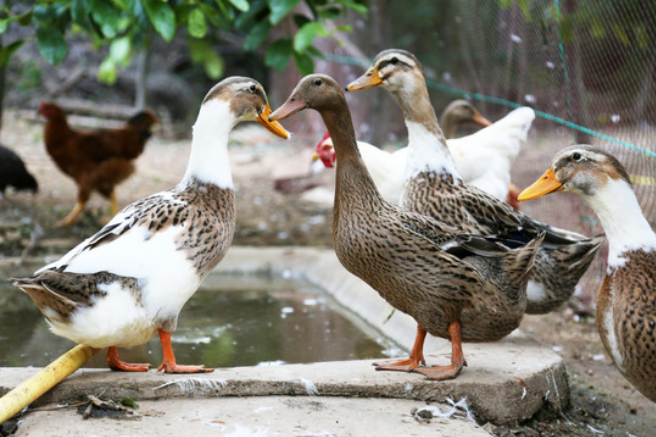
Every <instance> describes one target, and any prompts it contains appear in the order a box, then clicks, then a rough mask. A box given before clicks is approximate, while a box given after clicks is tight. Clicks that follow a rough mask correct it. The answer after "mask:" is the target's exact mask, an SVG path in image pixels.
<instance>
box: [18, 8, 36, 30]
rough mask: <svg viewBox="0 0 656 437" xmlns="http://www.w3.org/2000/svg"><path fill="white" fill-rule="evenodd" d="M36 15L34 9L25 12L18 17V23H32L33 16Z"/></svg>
mask: <svg viewBox="0 0 656 437" xmlns="http://www.w3.org/2000/svg"><path fill="white" fill-rule="evenodd" d="M33 15H34V12H33V11H32V9H30V10H29V11H27V12H25V13H24V14H20V15H19V16H18V17H16V21H18V24H20V25H21V26H23V27H25V26H29V25H30V24H31V23H32V16H33Z"/></svg>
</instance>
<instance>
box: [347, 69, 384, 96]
mask: <svg viewBox="0 0 656 437" xmlns="http://www.w3.org/2000/svg"><path fill="white" fill-rule="evenodd" d="M382 83H383V79H381V78H380V76H379V75H378V70H377V69H376V67H371V68H370V69H369V70H367V72H366V73H365V74H363V75H362V76H360V77H358V78H357V79H355V80H354V81H353V82H351V83H350V84H348V85H347V86H346V91H359V90H366V89H367V88H371V87H374V86H378V85H380V84H382Z"/></svg>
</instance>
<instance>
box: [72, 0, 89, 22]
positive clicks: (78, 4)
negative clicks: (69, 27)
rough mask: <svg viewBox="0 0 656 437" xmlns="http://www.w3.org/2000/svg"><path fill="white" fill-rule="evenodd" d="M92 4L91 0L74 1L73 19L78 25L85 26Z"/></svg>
mask: <svg viewBox="0 0 656 437" xmlns="http://www.w3.org/2000/svg"><path fill="white" fill-rule="evenodd" d="M90 9H91V4H90V1H89V0H73V1H72V2H71V18H73V22H75V23H77V24H84V22H85V20H86V18H87V15H88V13H89V10H90Z"/></svg>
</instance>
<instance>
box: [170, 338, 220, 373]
mask: <svg viewBox="0 0 656 437" xmlns="http://www.w3.org/2000/svg"><path fill="white" fill-rule="evenodd" d="M158 332H159V341H160V342H161V343H162V353H163V355H164V358H163V359H162V364H160V365H159V367H158V368H157V371H160V372H161V371H162V370H163V371H164V372H165V373H208V372H214V369H207V368H205V366H203V365H200V366H193V365H192V366H183V365H178V364H176V362H175V355H174V354H173V346H171V333H170V332H166V331H164V330H162V329H158Z"/></svg>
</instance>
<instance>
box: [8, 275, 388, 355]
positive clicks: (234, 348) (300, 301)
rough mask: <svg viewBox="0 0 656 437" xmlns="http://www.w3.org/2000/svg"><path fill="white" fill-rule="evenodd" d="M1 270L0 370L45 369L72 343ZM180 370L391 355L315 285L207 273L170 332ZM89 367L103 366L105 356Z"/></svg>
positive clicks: (150, 348)
mask: <svg viewBox="0 0 656 437" xmlns="http://www.w3.org/2000/svg"><path fill="white" fill-rule="evenodd" d="M38 267H39V266H37V268H38ZM34 270H35V268H27V269H26V268H21V269H11V271H9V272H8V271H7V269H0V276H1V278H0V367H3V366H44V365H46V364H48V363H50V362H51V361H52V360H53V359H55V358H57V357H58V356H59V355H61V354H62V353H64V352H65V351H67V350H68V349H70V348H71V347H72V346H74V344H73V343H72V342H70V341H69V340H66V339H63V338H60V337H58V336H56V335H54V334H52V333H51V332H50V331H49V329H48V326H47V323H46V322H45V319H44V318H43V316H42V315H41V313H40V312H39V311H38V309H37V308H36V306H35V305H34V304H33V303H32V301H31V300H30V299H29V298H28V297H27V295H25V294H24V293H22V292H21V291H20V290H18V289H17V288H15V287H14V286H13V285H11V284H10V283H9V282H8V281H7V280H6V277H7V276H29V275H30V274H31V273H32V272H33V271H34ZM173 350H174V352H175V355H176V359H177V361H178V363H180V364H205V365H206V366H208V367H233V366H253V365H268V364H281V363H309V362H317V361H336V360H351V359H366V358H376V357H382V356H387V355H390V354H393V353H397V351H398V349H396V347H395V346H394V345H393V344H392V343H391V342H390V341H389V340H387V339H385V338H383V337H382V336H381V335H380V334H379V333H378V332H377V331H375V330H374V329H373V328H371V327H370V326H369V325H367V324H366V323H364V322H363V321H361V320H360V319H359V318H358V317H357V316H355V315H353V314H352V313H350V312H349V311H347V310H346V309H344V308H342V307H340V306H339V304H337V303H336V302H334V300H333V299H332V298H331V297H330V296H329V295H327V294H326V293H325V292H323V291H322V290H321V289H319V288H318V287H316V286H314V285H312V284H309V283H307V282H305V281H301V280H298V279H292V278H283V277H268V276H264V275H262V276H253V275H248V276H244V275H228V274H213V275H211V276H210V277H208V278H207V280H206V281H205V283H204V284H203V287H201V289H200V290H199V291H198V292H197V293H196V294H195V295H194V296H193V297H192V298H191V300H189V302H187V304H186V305H185V307H184V308H183V309H182V312H181V314H180V318H179V321H178V329H177V330H176V331H175V332H174V333H173ZM119 355H120V357H121V359H122V360H124V361H128V362H149V363H151V364H152V365H154V366H157V365H159V363H160V362H161V357H162V353H161V347H160V343H159V338H158V337H157V336H155V337H154V338H153V339H151V340H150V341H149V342H148V343H146V344H144V345H142V346H137V347H133V348H124V349H119ZM87 366H88V367H106V365H105V353H104V352H103V353H100V354H98V355H96V356H95V357H94V358H93V359H92V360H91V362H90V363H89V364H88V365H87Z"/></svg>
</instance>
